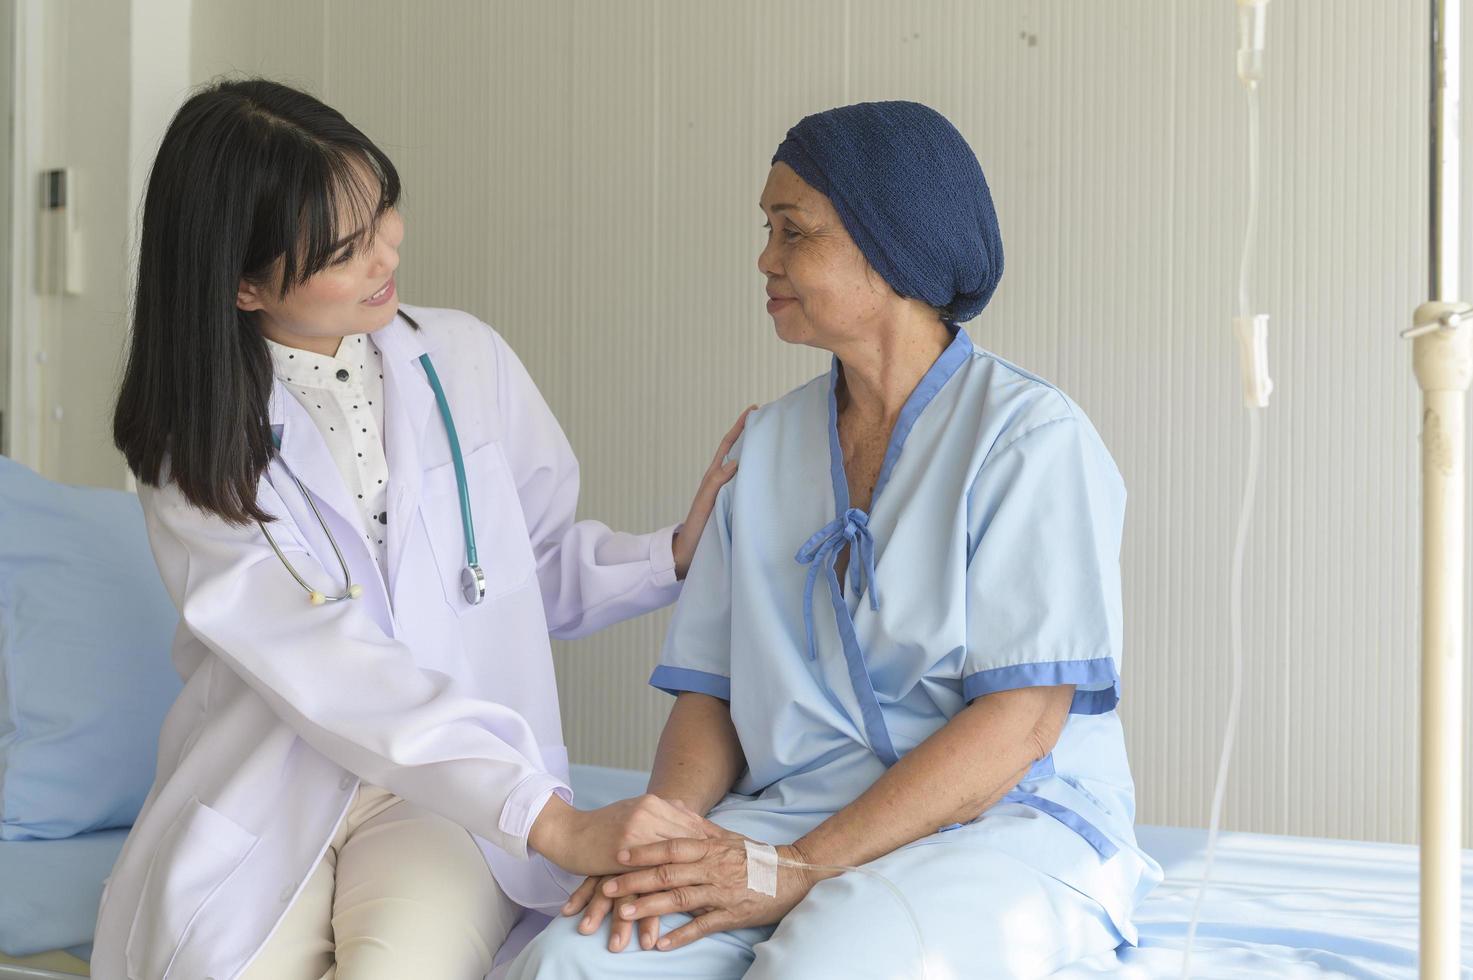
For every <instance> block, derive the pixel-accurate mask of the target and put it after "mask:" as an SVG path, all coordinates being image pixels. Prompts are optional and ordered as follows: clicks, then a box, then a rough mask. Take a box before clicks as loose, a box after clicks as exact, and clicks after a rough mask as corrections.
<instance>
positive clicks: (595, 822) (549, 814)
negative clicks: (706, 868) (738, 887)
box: [527, 793, 706, 875]
mask: <svg viewBox="0 0 1473 980" xmlns="http://www.w3.org/2000/svg"><path fill="white" fill-rule="evenodd" d="M705 836H706V823H705V821H703V820H702V819H701V818H700V817H698V816H696V815H695V814H693V813H691V812H690V811H689V810H686V809H683V808H681V807H677V806H675V805H673V804H671V803H667V802H666V801H664V800H662V799H660V798H659V797H658V796H651V795H649V794H648V793H647V794H645V795H644V796H636V797H633V798H632V799H628V800H620V801H619V802H618V803H611V804H609V805H608V806H605V807H599V808H598V809H597V810H578V809H575V808H574V807H573V806H572V805H571V804H569V803H567V802H566V801H564V800H563V798H562V797H560V796H558V795H557V794H553V795H552V796H550V797H549V798H548V800H547V805H546V806H544V807H543V808H542V812H541V813H540V814H538V815H537V819H536V820H535V821H534V822H533V824H532V832H531V833H530V834H529V835H528V836H527V844H528V845H529V846H530V847H531V848H532V850H534V851H536V852H537V853H538V854H541V855H542V856H543V857H545V858H547V859H548V860H549V861H551V862H553V863H554V864H557V865H559V866H561V867H563V868H566V869H567V870H569V871H572V872H575V873H577V874H584V875H604V874H610V873H612V872H616V871H623V870H627V869H628V867H629V866H628V864H625V863H621V862H620V861H619V859H618V855H619V852H621V851H628V850H629V849H630V848H633V847H638V846H640V845H642V844H652V843H654V842H655V841H662V840H669V839H671V838H674V837H697V838H699V837H705Z"/></svg>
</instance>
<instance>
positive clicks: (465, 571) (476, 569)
mask: <svg viewBox="0 0 1473 980" xmlns="http://www.w3.org/2000/svg"><path fill="white" fill-rule="evenodd" d="M460 591H461V593H462V594H463V595H464V596H465V601H466V602H468V603H470V604H471V605H473V606H478V605H480V604H481V600H482V599H484V598H486V575H485V573H484V572H482V571H481V566H480V565H467V566H465V567H464V568H462V569H461V570H460Z"/></svg>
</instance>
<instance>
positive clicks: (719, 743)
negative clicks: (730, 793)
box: [649, 691, 747, 815]
mask: <svg viewBox="0 0 1473 980" xmlns="http://www.w3.org/2000/svg"><path fill="white" fill-rule="evenodd" d="M746 766H747V760H746V757H745V756H743V755H742V746H741V742H740V741H738V739H737V733H736V727H735V726H734V725H732V723H731V708H730V706H728V705H727V703H726V702H725V701H722V700H721V699H720V698H713V697H711V696H710V695H706V694H697V693H695V692H693V691H684V692H682V693H681V694H680V695H679V696H678V697H676V699H675V707H674V708H672V709H671V711H670V717H669V719H667V720H666V722H665V730H664V731H663V732H661V733H660V745H659V747H658V748H657V749H656V750H655V764H654V767H653V769H652V770H651V772H650V785H649V792H651V793H653V794H654V795H655V796H659V797H662V798H664V799H667V800H679V801H680V802H682V803H684V804H685V805H686V806H688V807H690V808H691V809H692V810H694V811H696V812H697V813H700V814H703V815H704V814H705V813H706V812H707V811H709V810H710V809H711V808H712V807H713V806H715V805H716V804H717V803H718V802H719V801H720V800H721V798H722V797H723V796H725V795H726V792H727V790H729V789H731V787H732V784H733V783H735V782H736V780H737V777H738V776H740V775H741V774H742V770H743V769H745V768H746Z"/></svg>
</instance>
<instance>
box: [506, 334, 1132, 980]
mask: <svg viewBox="0 0 1473 980" xmlns="http://www.w3.org/2000/svg"><path fill="white" fill-rule="evenodd" d="M837 377H838V367H837V364H836V366H835V368H834V369H833V370H832V371H831V372H830V373H829V375H828V376H827V377H822V378H818V379H815V380H814V381H812V382H810V383H809V384H807V385H805V386H803V387H802V388H799V389H798V390H796V391H794V392H792V393H790V394H788V395H787V396H785V397H784V398H782V399H781V400H779V401H777V402H775V403H773V404H771V405H769V406H767V407H765V408H763V409H762V410H761V411H759V412H756V413H754V414H753V415H752V416H751V417H750V419H749V420H748V422H747V429H746V433H745V435H744V436H743V440H742V444H741V446H740V450H739V451H740V454H741V469H740V471H739V472H738V475H737V476H736V478H735V479H734V480H733V481H732V482H731V483H730V484H729V485H728V486H727V487H725V488H724V489H723V491H722V493H721V496H720V498H719V504H718V507H717V510H716V512H715V514H713V516H712V519H711V522H710V524H709V525H708V527H707V528H706V534H705V537H704V539H703V540H702V542H701V546H700V548H699V550H698V552H697V555H696V558H695V562H694V566H693V567H692V569H691V571H690V574H689V576H688V578H687V582H686V585H685V590H684V594H683V595H682V596H681V598H680V603H679V606H678V607H677V609H676V613H675V618H674V620H673V621H672V623H671V627H670V632H669V635H668V637H667V639H666V642H665V648H664V652H663V654H662V656H661V659H660V664H659V666H658V667H657V668H656V669H655V672H654V676H653V677H652V678H651V683H652V684H654V685H655V686H656V687H659V688H661V689H663V690H666V691H669V692H672V693H674V692H680V691H699V692H702V693H705V694H710V695H714V696H716V697H719V698H723V699H725V700H727V701H728V702H729V703H730V705H731V716H732V720H733V722H734V723H735V725H736V730H737V733H738V735H739V736H740V738H741V744H742V750H743V751H744V752H745V754H746V758H747V763H748V767H749V768H748V770H747V772H746V773H745V774H744V775H743V776H742V777H741V779H740V781H739V782H738V784H737V785H736V787H735V790H734V792H732V793H731V794H729V795H728V796H727V797H726V798H725V799H724V800H722V802H721V803H720V804H718V805H717V806H716V808H715V809H714V810H713V811H712V813H711V819H712V820H714V821H715V822H716V823H718V824H721V825H722V826H724V827H727V828H729V829H731V830H733V831H737V832H740V833H742V834H745V835H747V836H749V837H752V838H755V839H757V840H761V841H767V842H770V843H774V844H782V843H788V842H791V841H793V840H795V839H797V838H798V837H801V836H802V835H803V834H805V833H807V832H808V831H809V830H811V829H812V828H813V827H815V826H817V825H818V824H819V823H821V822H822V821H823V820H824V819H825V818H827V817H828V816H830V815H831V814H833V813H834V812H835V811H837V810H839V809H840V808H842V807H843V806H845V805H846V804H848V803H850V802H851V801H852V800H853V799H854V798H855V797H857V796H858V795H859V794H860V793H861V792H862V791H863V790H864V789H865V788H866V787H868V786H869V785H870V784H872V783H873V782H874V781H875V780H876V779H877V778H879V776H880V775H881V774H882V773H883V772H884V771H885V767H886V766H888V765H890V764H892V763H894V762H895V761H896V760H897V759H898V758H899V757H900V756H903V755H905V753H907V752H908V751H910V750H911V749H913V748H915V747H916V746H917V745H919V744H920V743H921V742H922V741H923V740H924V739H925V738H926V737H927V736H929V735H931V734H932V733H933V732H935V731H936V730H937V729H939V728H940V727H941V726H942V725H944V724H945V723H946V722H947V720H948V719H950V718H951V717H952V716H954V715H955V714H956V713H957V712H959V711H960V710H961V709H962V708H963V707H964V706H965V705H966V704H967V703H968V702H969V701H971V700H972V699H974V698H978V697H981V696H984V695H987V694H990V693H992V692H996V691H1005V690H1010V689H1015V688H1020V687H1027V686H1032V685H1053V684H1073V685H1075V687H1076V693H1075V695H1074V702H1073V705H1072V712H1071V714H1070V716H1069V720H1068V723H1067V724H1066V725H1065V726H1064V730H1063V734H1062V736H1061V737H1060V739H1059V742H1058V745H1057V746H1056V747H1055V749H1054V751H1053V753H1052V754H1051V755H1050V756H1049V757H1048V758H1046V759H1044V760H1042V761H1041V762H1039V763H1038V764H1037V765H1035V766H1034V767H1033V769H1032V771H1031V772H1029V774H1028V775H1027V777H1026V778H1025V779H1024V780H1023V782H1022V783H1021V784H1020V785H1019V786H1018V787H1017V789H1015V790H1014V791H1013V792H1011V793H1009V794H1008V796H1007V797H1006V798H1005V799H1004V800H1003V801H1002V802H1001V803H999V804H998V805H996V806H994V807H992V808H991V809H989V810H988V811H987V812H986V813H984V814H983V815H982V816H981V817H979V818H978V819H976V820H975V821H973V822H972V823H969V824H967V825H965V826H961V827H954V828H948V829H941V830H939V831H938V832H937V833H935V834H932V835H931V836H929V837H926V838H923V839H921V840H919V841H916V842H915V843H913V844H910V845H908V846H906V847H902V848H900V849H899V850H897V851H894V852H892V853H891V854H888V855H886V856H885V857H882V858H880V859H879V860H877V861H874V862H872V864H871V865H870V867H871V868H873V869H874V870H876V871H879V872H881V873H882V874H884V875H885V876H886V877H887V878H888V879H890V880H891V881H892V882H893V883H894V884H895V885H897V886H898V887H899V888H900V890H901V891H902V892H903V893H904V895H905V897H906V899H907V901H908V902H909V903H910V905H911V906H912V908H913V909H914V911H915V913H916V915H917V917H918V919H919V920H920V925H921V929H922V933H923V936H924V940H925V946H926V951H927V955H926V963H927V974H928V977H929V980H941V978H945V977H958V978H972V977H1006V976H1039V975H1046V974H1047V973H1048V972H1050V971H1051V970H1053V969H1055V968H1057V967H1060V966H1063V965H1064V964H1066V963H1069V962H1071V961H1073V960H1075V959H1078V958H1080V957H1083V956H1086V955H1090V954H1092V953H1096V952H1100V951H1103V950H1108V949H1111V948H1114V947H1115V946H1117V945H1119V944H1120V943H1122V942H1125V943H1132V942H1134V941H1135V939H1136V932H1135V928H1134V927H1133V925H1132V923H1131V916H1132V913H1133V910H1134V909H1135V907H1136V905H1137V903H1138V902H1139V901H1140V900H1141V899H1142V898H1143V897H1144V896H1145V894H1146V893H1147V892H1148V891H1150V889H1151V888H1152V887H1153V886H1154V885H1155V884H1156V883H1157V882H1158V881H1159V880H1160V868H1159V867H1158V866H1157V865H1156V863H1155V862H1154V861H1152V860H1151V859H1150V858H1149V857H1148V856H1147V855H1146V854H1144V853H1143V852H1142V851H1141V850H1140V849H1139V848H1138V847H1137V845H1136V841H1135V834H1134V831H1133V829H1132V824H1133V819H1134V813H1135V801H1134V787H1133V784H1132V781H1131V775H1130V769H1129V766H1128V765H1127V762H1126V757H1125V740H1124V737H1123V735H1122V731H1121V727H1120V718H1119V716H1118V715H1117V714H1116V711H1115V706H1116V703H1117V702H1118V700H1119V697H1120V654H1121V611H1120V571H1119V549H1120V533H1121V525H1122V520H1123V511H1124V503H1125V491H1124V487H1123V485H1122V482H1121V479H1120V475H1119V473H1118V472H1117V470H1116V468H1115V465H1114V463H1113V461H1112V460H1111V458H1110V456H1109V453H1108V451H1107V450H1106V449H1105V447H1104V445H1103V443H1102V442H1101V441H1100V438H1099V436H1098V434H1096V432H1095V430H1094V428H1093V427H1092V426H1091V425H1090V423H1089V421H1088V419H1086V418H1085V416H1084V414H1083V412H1081V410H1080V409H1079V408H1078V406H1076V405H1075V404H1074V403H1073V402H1071V401H1070V400H1069V399H1068V398H1066V397H1065V396H1064V395H1063V394H1062V393H1060V392H1059V391H1058V390H1057V389H1056V388H1054V387H1052V386H1050V385H1048V384H1047V383H1045V382H1043V381H1040V380H1039V379H1037V378H1035V377H1033V376H1031V375H1029V374H1027V373H1025V372H1023V371H1021V370H1020V369H1018V368H1016V367H1014V366H1012V365H1010V364H1008V363H1007V362H1005V361H1003V360H1001V359H999V358H997V357H995V356H993V355H991V354H989V353H986V352H984V351H981V350H977V349H974V348H973V346H972V343H971V341H970V340H969V339H968V337H967V334H966V333H965V332H964V331H960V330H959V331H957V333H956V336H955V338H954V340H953V341H952V343H951V345H950V346H949V347H948V348H947V349H946V351H945V352H944V353H943V354H942V355H941V357H940V358H939V359H938V360H937V361H936V363H935V365H934V366H933V367H932V368H931V369H930V371H929V372H928V373H927V374H926V376H925V377H924V378H923V379H922V380H921V382H920V384H919V385H918V386H917V388H916V390H915V392H914V393H913V394H912V395H911V397H910V399H909V401H908V402H907V404H906V406H905V408H904V410H903V411H902V413H901V415H900V418H899V421H898V422H897V423H896V426H895V431H894V434H893V436H892V437H891V441H890V446H889V448H888V451H887V453H886V456H885V460H884V463H883V468H882V470H881V472H880V476H879V480H878V483H877V485H876V487H875V491H874V494H873V502H872V504H871V508H870V512H869V513H868V514H866V513H864V512H863V511H860V510H856V509H851V508H850V506H849V500H848V496H849V495H848V489H847V484H846V480H845V476H844V468H843V458H842V454H841V452H840V449H839V442H838V435H837V430H836V427H835V402H834V395H833V389H834V384H835V381H836V379H837ZM851 541H852V542H853V545H854V549H853V550H854V554H852V555H851V558H850V561H849V583H848V588H846V589H843V590H842V591H841V589H840V587H839V582H838V580H837V578H836V577H835V575H834V572H833V563H834V560H835V558H836V556H837V553H838V551H839V549H840V548H841V547H842V546H843V545H844V544H845V543H846V542H851ZM958 778H962V777H961V775H960V774H959V775H958ZM683 921H686V919H685V917H684V916H669V917H667V919H666V921H665V922H664V923H662V932H663V931H668V930H669V929H671V928H674V927H675V926H676V925H678V924H680V923H681V922H683ZM576 922H577V919H562V920H559V921H557V922H554V923H553V925H552V926H551V927H549V929H548V930H547V931H546V932H544V933H543V934H542V935H541V936H540V937H539V938H538V939H537V940H535V941H534V943H533V944H532V946H531V947H529V949H528V950H527V951H526V952H525V953H524V955H523V957H522V958H521V959H520V960H519V961H518V962H517V964H516V968H515V969H514V970H513V976H514V977H515V976H523V977H530V976H538V977H544V978H549V977H550V978H564V977H660V976H668V977H711V978H718V977H719V978H735V977H743V976H745V977H747V978H749V980H751V978H758V977H762V978H767V977H784V978H786V977H793V978H813V977H843V978H854V977H918V976H920V975H921V974H920V971H919V967H918V958H919V950H918V946H917V943H916V940H915V938H914V934H913V933H912V931H911V929H910V927H909V925H908V924H907V920H906V917H905V914H904V912H903V910H902V909H901V908H900V907H899V905H898V904H897V902H896V900H895V898H894V897H893V896H892V895H891V893H890V892H889V891H888V890H887V889H886V888H885V887H884V885H883V884H882V883H878V882H875V881H873V880H871V879H869V878H866V877H863V876H859V875H853V874H847V875H842V876H840V877H837V878H833V879H829V880H827V881H824V882H821V883H820V884H818V885H817V886H816V887H815V888H814V889H813V890H812V891H811V892H810V894H809V895H808V897H807V898H806V899H805V900H804V901H803V902H802V903H800V904H799V906H798V907H797V908H796V909H794V910H793V912H791V913H790V914H789V915H788V916H787V917H786V918H785V919H784V920H783V922H782V923H781V924H780V926H779V927H778V928H777V929H776V930H774V929H772V928H770V927H769V928H760V929H757V928H753V929H741V930H736V931H733V932H729V933H723V934H720V935H716V936H712V937H708V938H706V939H703V940H700V941H698V942H697V943H695V944H693V945H691V946H689V947H686V948H684V949H681V950H678V951H674V952H664V953H662V952H657V951H655V952H646V951H643V950H640V949H639V948H638V944H637V943H633V942H631V943H630V946H629V948H628V949H627V950H626V951H625V952H623V953H619V954H613V953H609V952H608V951H607V949H606V948H605V944H606V934H602V935H600V936H596V937H590V936H581V935H578V934H577V932H576V931H575V928H574V927H575V924H576ZM601 933H602V930H601Z"/></svg>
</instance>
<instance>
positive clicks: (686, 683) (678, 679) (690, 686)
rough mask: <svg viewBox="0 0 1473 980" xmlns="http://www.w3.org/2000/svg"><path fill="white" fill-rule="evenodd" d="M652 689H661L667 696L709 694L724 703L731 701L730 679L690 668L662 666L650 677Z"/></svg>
mask: <svg viewBox="0 0 1473 980" xmlns="http://www.w3.org/2000/svg"><path fill="white" fill-rule="evenodd" d="M650 687H655V688H659V689H660V690H662V691H664V692H665V693H666V694H679V693H680V692H681V691H694V692H695V693H697V694H709V695H711V697H713V698H720V699H721V700H723V701H730V700H731V678H730V677H722V676H721V675H720V674H712V673H709V672H707V671H704V670H692V669H691V668H689V667H668V666H666V665H665V664H661V665H660V666H658V667H656V668H655V672H654V673H653V674H651V675H650Z"/></svg>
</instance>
